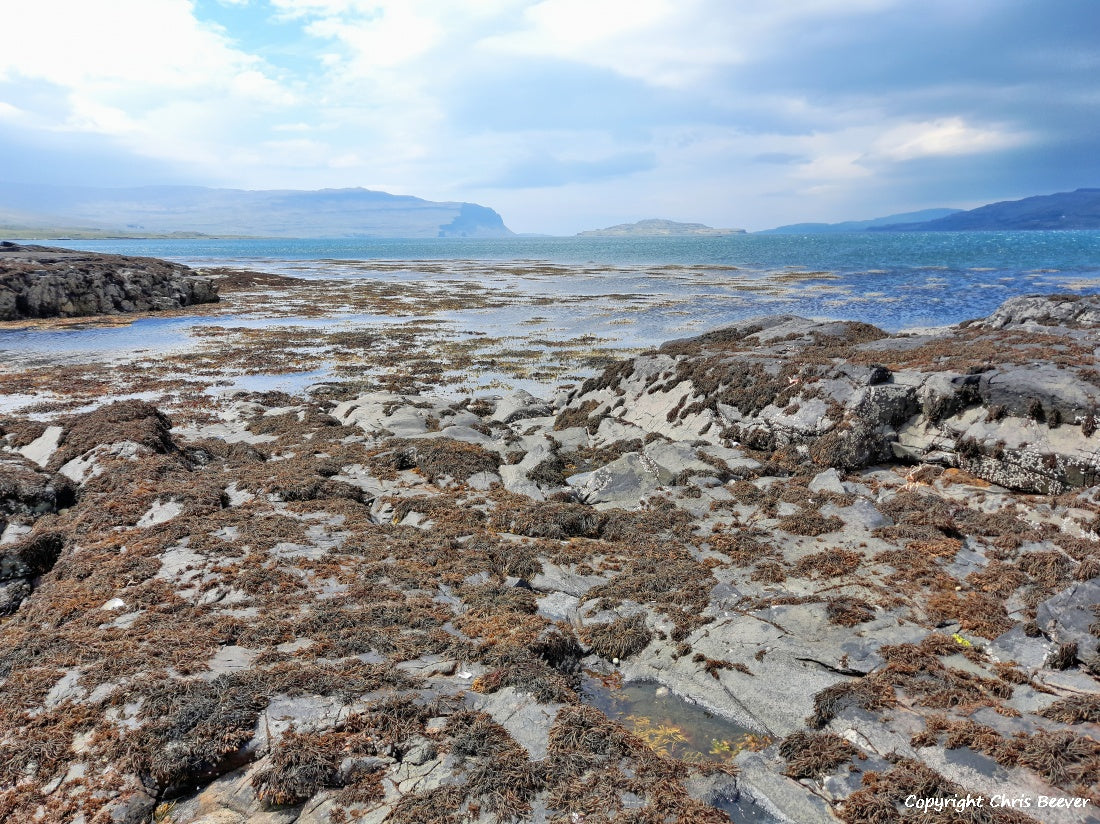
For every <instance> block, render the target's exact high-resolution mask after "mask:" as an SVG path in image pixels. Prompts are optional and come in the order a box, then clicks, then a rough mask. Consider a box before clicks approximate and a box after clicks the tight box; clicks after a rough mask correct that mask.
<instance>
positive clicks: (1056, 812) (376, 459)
mask: <svg viewBox="0 0 1100 824" xmlns="http://www.w3.org/2000/svg"><path fill="white" fill-rule="evenodd" d="M1098 309H1100V298H1097V297H1084V298H1070V297H1064V296H1063V297H1053V298H1021V299H1017V300H1015V301H1010V302H1009V303H1007V304H1005V305H1004V306H1003V307H1002V308H1001V309H1000V310H998V312H996V313H995V314H994V315H992V316H991V317H990V318H987V319H985V320H983V321H976V322H971V323H968V324H963V325H961V326H960V327H957V328H954V329H951V330H947V331H945V332H942V333H939V334H928V335H919V336H914V335H893V336H891V335H887V334H886V333H884V332H882V331H881V330H878V329H875V328H873V327H869V326H866V325H863V324H853V323H815V322H812V321H807V320H805V319H801V318H793V317H780V318H765V319H759V320H756V321H753V322H748V323H743V324H738V325H735V326H733V327H730V328H728V329H723V330H720V331H717V332H713V333H709V334H706V335H703V336H700V337H697V338H693V339H690V340H684V341H674V342H671V343H668V344H666V345H664V346H662V347H661V348H660V349H659V350H656V351H653V352H649V353H646V354H644V355H641V356H639V357H637V358H634V359H630V360H624V361H621V362H618V363H616V364H613V365H612V366H610V367H609V368H608V369H607V370H606V371H605V372H604V373H603V374H602V375H600V376H598V377H594V378H592V379H591V380H589V381H588V382H587V383H585V384H584V385H583V386H579V387H576V388H574V389H573V390H571V391H569V392H563V393H562V394H561V395H559V396H558V397H556V398H554V399H550V400H542V399H538V398H535V397H533V396H531V395H529V394H526V393H522V392H520V393H514V394H511V395H508V396H505V397H494V398H477V399H466V400H464V401H461V402H455V401H454V400H453V399H443V398H438V397H431V396H427V395H404V394H399V393H396V392H374V393H369V394H358V395H356V396H355V397H346V396H342V395H341V392H340V389H339V387H338V386H329V387H327V388H325V389H324V391H319V392H315V393H313V394H312V395H310V396H309V397H295V396H290V395H283V394H275V393H268V394H252V395H245V394H243V393H238V394H237V395H229V396H227V395H223V396H215V395H210V396H201V397H192V398H191V399H190V401H189V403H188V404H187V405H182V404H181V405H180V406H179V407H177V408H172V409H161V408H158V407H157V406H154V405H152V404H150V403H147V402H144V401H139V400H125V401H118V402H115V403H106V404H104V405H102V406H100V407H98V408H97V409H94V410H91V411H78V412H75V413H73V414H70V415H66V416H60V417H56V418H53V419H49V420H38V419H37V418H35V419H32V418H31V417H30V416H14V415H9V416H7V417H6V418H0V438H2V439H0V459H2V460H3V461H4V467H5V469H4V473H5V474H4V476H3V477H4V478H5V479H6V478H8V477H11V478H12V479H13V480H11V481H10V482H9V481H7V480H5V481H4V483H3V484H0V518H2V519H3V523H4V529H3V532H2V535H0V549H2V550H3V559H2V561H0V571H2V572H3V576H4V577H3V582H2V583H3V586H4V590H3V591H4V593H5V594H4V598H5V599H6V600H5V601H4V604H5V605H6V606H4V607H3V608H4V610H5V611H6V612H8V613H9V615H8V617H6V618H3V619H2V623H0V638H2V643H0V677H2V679H3V680H2V682H0V772H2V773H3V782H2V784H0V786H3V787H5V788H6V789H4V790H2V791H0V818H2V819H5V820H13V821H21V820H28V821H29V820H41V821H59V822H60V821H65V822H71V821H77V820H80V821H84V822H119V821H127V822H139V821H151V820H152V821H157V822H175V823H176V824H196V823H197V822H202V824H214V822H217V824H244V823H245V822H255V821H259V822H286V823H287V824H290V822H301V823H302V824H322V823H324V824H328V823H329V822H333V823H336V822H351V821H358V822H395V823H396V824H414V822H416V823H417V824H419V823H420V822H428V823H429V824H430V823H431V822H440V823H444V822H445V823H446V824H457V822H465V821H470V822H474V821H477V822H486V824H488V822H497V821H510V820H523V821H540V822H562V823H563V824H564V822H569V823H570V824H575V822H584V824H593V822H611V821H615V822H627V821H631V822H665V821H680V822H721V821H728V820H730V818H729V815H730V814H732V815H734V816H735V818H734V820H739V819H738V818H736V816H744V817H745V818H744V819H743V820H756V821H784V822H797V824H814V823H815V822H835V821H843V822H848V824H878V822H893V821H930V820H937V821H938V820H952V821H960V822H994V823H995V824H1019V823H1022V822H1029V821H1046V822H1052V823H1053V822H1059V823H1061V822H1089V821H1098V820H1100V818H1098V816H1097V813H1096V811H1095V804H1096V803H1098V802H1100V792H1098V791H1097V787H1098V786H1100V680H1098V679H1100V653H1098V649H1097V646H1098V643H1100V535H1098V527H1100V487H1098V486H1097V476H1096V471H1097V461H1096V457H1095V456H1096V453H1097V447H1098V446H1100V435H1097V434H1096V431H1095V430H1096V425H1095V406H1096V401H1097V397H1098V395H1100V386H1098V384H1097V373H1096V372H1095V371H1094V367H1093V364H1094V363H1095V359H1096V351H1097V346H1100V326H1098V323H1097V312H1098ZM592 680H595V681H598V682H600V683H601V684H603V685H604V688H605V689H607V690H609V691H610V692H611V693H612V694H613V693H614V691H615V689H616V687H617V685H621V684H622V683H624V682H633V681H652V682H656V683H657V684H659V685H660V686H661V689H663V690H667V691H669V692H670V693H671V694H673V695H678V696H681V697H682V698H684V699H686V700H689V701H692V702H694V703H697V704H700V705H702V706H703V707H705V708H707V709H709V710H710V711H711V712H713V713H715V714H718V715H721V716H724V717H727V718H730V719H732V720H734V721H736V722H738V723H739V724H741V725H743V726H744V727H747V728H749V729H751V730H753V731H754V732H753V734H752V735H750V736H745V737H743V738H739V739H737V740H736V741H717V740H716V741H715V742H714V746H713V748H712V750H711V753H710V754H709V756H707V755H705V754H704V755H703V756H701V757H700V758H698V759H693V760H685V759H683V758H679V757H676V756H674V755H671V754H670V753H669V752H668V749H667V747H665V746H664V743H667V741H669V740H672V738H674V737H675V735H676V730H675V729H672V728H670V727H668V725H667V724H665V723H663V721H662V719H660V718H649V717H630V716H628V717H625V718H624V720H623V721H621V722H620V721H612V720H611V719H609V718H608V717H607V716H606V715H604V714H603V713H602V712H601V711H599V710H598V709H596V708H595V707H593V706H591V704H590V702H589V700H588V698H587V696H586V693H585V691H584V684H585V683H586V681H592ZM967 794H970V795H971V796H973V797H976V796H978V795H980V796H982V798H983V799H984V802H983V804H982V805H981V806H977V807H975V806H972V807H969V808H966V809H963V810H959V811H953V810H952V811H949V814H950V815H952V816H954V817H951V818H948V817H946V815H945V816H942V817H939V818H937V817H935V816H934V815H930V814H928V813H927V812H926V811H925V810H924V809H923V808H921V807H918V806H916V805H914V804H912V803H907V799H910V801H911V797H912V798H921V799H924V798H932V799H939V800H941V801H945V800H950V799H955V798H965V797H967ZM998 797H1000V798H1003V799H1005V803H1004V804H1001V805H993V804H991V799H993V798H998ZM1044 800H1045V801H1046V802H1049V801H1051V800H1053V801H1056V802H1058V803H1059V806H1051V805H1050V804H1049V803H1045V801H1044ZM1010 802H1014V806H1008V804H1009V803H1010ZM1067 805H1068V806H1067ZM724 810H733V811H734V812H732V813H730V814H727V812H724ZM750 817H751V818H750Z"/></svg>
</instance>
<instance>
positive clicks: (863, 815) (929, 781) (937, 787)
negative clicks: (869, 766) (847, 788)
mask: <svg viewBox="0 0 1100 824" xmlns="http://www.w3.org/2000/svg"><path fill="white" fill-rule="evenodd" d="M968 795H970V794H969V793H967V791H966V789H964V788H963V787H961V786H959V785H958V784H955V783H954V782H952V781H948V780H947V779H946V778H944V777H943V776H942V775H940V774H939V773H937V772H936V771H935V770H933V769H931V768H929V767H926V766H925V765H924V764H921V763H920V762H919V761H915V760H913V759H909V758H902V759H898V761H897V763H896V764H895V765H894V767H893V768H891V769H890V770H888V771H886V772H873V771H872V772H867V773H864V775H863V786H862V787H861V788H860V789H859V790H857V791H856V792H854V793H852V794H851V795H850V796H848V798H847V799H846V800H845V802H844V805H843V807H841V809H840V810H839V815H840V819H841V821H843V822H844V824H893V823H894V822H897V821H927V820H929V819H928V813H927V811H926V810H924V809H917V808H916V807H915V806H912V805H911V806H906V805H905V799H906V798H911V797H916V798H921V799H942V800H944V801H946V802H951V801H955V802H957V801H958V799H960V798H966V797H967V796H968ZM945 813H946V815H947V816H950V819H946V818H945V819H944V820H950V821H952V822H957V824H1034V822H1035V819H1033V818H1031V817H1030V816H1026V815H1024V814H1023V813H1020V812H1017V811H1015V810H1006V809H1000V808H998V809H993V808H990V807H987V806H983V807H965V806H964V807H962V809H958V808H955V807H954V806H952V807H950V808H947V809H945Z"/></svg>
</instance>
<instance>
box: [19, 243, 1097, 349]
mask: <svg viewBox="0 0 1100 824" xmlns="http://www.w3.org/2000/svg"><path fill="white" fill-rule="evenodd" d="M37 242H39V243H47V244H49V245H58V246H65V247H69V248H77V249H87V250H90V251H98V252H110V253H118V254H128V255H147V256H153V257H160V258H166V259H169V260H174V261H178V262H182V263H185V264H188V265H190V266H195V267H215V266H231V267H236V268H245V269H254V270H261V271H269V272H275V273H282V274H287V275H293V276H295V277H300V278H307V279H308V278H326V279H333V278H335V279H348V280H357V279H362V278H368V279H372V280H378V281H387V282H393V283H394V284H395V285H400V284H404V285H409V286H415V287H417V288H428V289H432V288H439V289H442V288H445V287H446V288H455V289H458V290H459V291H461V288H463V287H466V286H470V287H475V288H478V289H484V290H487V291H488V292H489V293H490V294H491V295H492V296H493V298H494V300H493V304H494V305H493V306H491V307H488V308H468V309H461V308H459V309H449V310H446V311H443V310H438V311H431V312H429V313H428V314H429V315H430V316H431V317H432V318H433V319H435V320H438V321H443V322H444V323H446V324H447V325H448V326H449V327H450V328H452V329H454V330H456V331H458V330H465V331H467V332H470V333H477V332H489V333H491V334H493V335H495V336H503V337H508V338H511V339H515V340H520V339H528V340H533V341H537V340H539V339H543V340H567V339H571V338H576V337H578V336H581V335H592V336H595V337H598V338H599V339H600V340H601V342H603V343H604V344H606V345H610V346H612V347H616V348H620V349H631V348H633V349H637V348H644V347H649V346H654V345H657V344H660V343H661V342H663V341H665V340H669V339H673V338H679V337H686V336H690V335H694V334H699V333H701V332H704V331H707V330H709V329H714V328H719V327H721V326H723V325H727V324H729V323H732V322H734V321H738V320H742V319H744V318H748V317H753V316H759V315H768V314H793V315H802V316H805V317H810V318H817V319H842V320H858V321H864V322H867V323H872V324H875V325H876V326H879V327H881V328H883V329H885V330H887V331H891V332H894V331H898V330H905V329H913V328H919V327H934V326H942V325H947V324H952V323H957V322H959V321H962V320H965V319H969V318H976V317H982V316H984V315H987V314H989V312H991V311H992V310H993V309H994V308H996V307H997V306H998V305H999V304H1001V303H1002V302H1004V301H1005V300H1006V299H1008V298H1010V297H1013V296H1016V295H1023V294H1033V293H1051V292H1066V291H1070V292H1077V293H1088V292H1096V291H1098V290H1100V231H1039V232H922V233H908V232H907V233H891V232H860V233H850V234H806V235H754V234H744V235H730V236H721V237H687V238H674V237H658V238H590V237H585V238H580V237H552V238H519V237H515V238H492V239H472V238H471V239H464V238H447V239H420V240H408V239H406V240H379V239H338V240H332V239H259V238H254V239H208V238H198V239H118V240H106V239H97V240H75V239H74V240H64V239H59V240H56V241H37ZM416 317H424V313H423V312H421V314H420V315H415V314H410V316H409V318H408V319H414V318H416ZM395 320H400V318H389V319H387V321H386V322H394V321H395ZM208 323H217V324H218V325H219V326H227V325H238V324H265V323H271V324H277V325H279V326H316V325H326V324H333V325H335V324H339V325H341V327H342V328H366V327H376V326H379V325H382V323H381V321H380V319H379V318H377V317H372V316H366V315H364V316H357V315H339V316H335V317H332V318H316V317H314V318H305V317H303V318H295V317H280V318H277V319H264V318H255V317H248V316H238V317H236V318H227V317H219V318H217V319H216V320H214V319H212V318H206V319H198V318H186V317H176V318H171V319H167V318H164V319H162V318H156V317H154V318H148V319H140V320H138V321H136V322H135V323H134V324H132V325H129V326H121V327H117V328H116V327H111V328H102V327H101V328H94V329H72V330H64V331H55V332H44V331H39V330H26V331H7V332H0V355H2V354H3V353H10V354H11V355H15V354H19V355H20V356H21V359H23V360H24V362H25V359H26V358H27V357H30V356H33V357H35V358H46V359H49V358H63V357H66V356H71V357H76V358H85V357H87V356H88V355H89V354H91V353H93V352H104V353H107V352H119V351H126V350H133V349H145V350H146V351H148V352H149V353H150V354H153V353H155V352H156V351H158V350H167V349H171V348H178V347H180V346H184V347H186V346H188V344H189V341H190V337H189V335H190V329H191V328H192V327H194V326H197V325H203V324H208Z"/></svg>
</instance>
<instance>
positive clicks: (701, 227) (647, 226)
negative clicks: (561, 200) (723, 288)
mask: <svg viewBox="0 0 1100 824" xmlns="http://www.w3.org/2000/svg"><path fill="white" fill-rule="evenodd" d="M743 234H745V230H744V229H715V228H713V227H711V226H707V225H705V224H703V223H678V222H676V221H675V220H662V219H660V218H650V219H648V220H639V221H638V222H636V223H619V224H617V225H615V226H608V227H607V228H606V229H589V230H587V231H584V232H578V233H577V237H720V236H722V235H743Z"/></svg>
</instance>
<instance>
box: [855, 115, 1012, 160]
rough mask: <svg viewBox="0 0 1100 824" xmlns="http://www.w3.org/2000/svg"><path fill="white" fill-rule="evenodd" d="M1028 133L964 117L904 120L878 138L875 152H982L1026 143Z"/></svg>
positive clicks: (903, 155) (898, 156)
mask: <svg viewBox="0 0 1100 824" xmlns="http://www.w3.org/2000/svg"><path fill="white" fill-rule="evenodd" d="M1028 139H1029V138H1028V135H1026V134H1024V133H1022V132H1016V131H1012V130H1008V129H1004V128H998V127H994V126H986V127H978V126H972V125H970V124H968V123H967V122H966V121H965V120H964V119H963V118H962V117H951V118H945V119H940V120H934V121H930V122H920V123H902V124H900V125H898V126H895V127H893V128H892V129H889V130H888V131H887V132H886V133H885V134H883V135H882V136H881V137H880V138H879V139H878V140H876V141H875V145H874V147H873V152H874V154H875V155H877V156H879V157H884V158H887V159H890V160H914V159H916V158H921V157H937V156H940V157H946V156H952V155H967V154H980V153H982V152H990V151H999V150H1001V149H1007V148H1011V147H1013V146H1020V145H1023V144H1024V143H1026V142H1027V141H1028Z"/></svg>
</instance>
